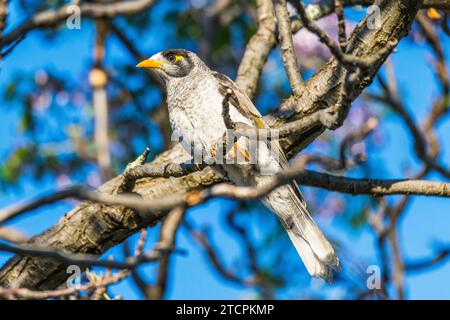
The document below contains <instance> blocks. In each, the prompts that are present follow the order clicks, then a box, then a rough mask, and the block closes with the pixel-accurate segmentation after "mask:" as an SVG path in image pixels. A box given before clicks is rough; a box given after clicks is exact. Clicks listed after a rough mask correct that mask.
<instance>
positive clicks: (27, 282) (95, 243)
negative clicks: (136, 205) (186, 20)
mask: <svg viewBox="0 0 450 320" xmlns="http://www.w3.org/2000/svg"><path fill="white" fill-rule="evenodd" d="M420 5H421V1H417V0H399V1H391V0H389V1H384V2H383V4H382V5H381V10H382V18H381V19H382V27H381V29H379V30H369V29H368V28H367V26H366V20H363V21H362V22H361V23H360V24H359V25H358V26H357V28H356V30H355V31H354V33H353V35H352V36H351V38H350V40H349V48H350V52H351V53H353V54H356V55H359V56H367V55H370V54H373V53H376V52H377V50H378V49H380V48H381V47H383V46H385V44H386V43H387V42H388V41H389V40H392V39H400V38H401V37H403V36H404V35H405V34H406V33H407V32H408V30H409V28H410V25H411V23H412V21H413V19H414V17H415V15H416V13H417V10H418V8H419V6H420ZM266 22H267V25H268V26H267V28H268V30H269V33H270V34H268V35H261V34H260V35H259V36H260V37H262V38H263V39H262V41H263V42H264V41H268V42H264V43H262V44H261V48H264V49H266V48H268V49H267V53H268V52H269V50H270V48H271V47H272V46H273V43H274V42H275V34H274V33H273V32H274V31H273V30H274V29H273V28H274V25H273V21H272V18H270V17H269V18H268V20H267V21H266ZM249 45H250V44H249ZM246 54H247V55H246V56H245V59H243V61H242V64H241V67H240V69H239V71H240V72H239V75H240V78H239V81H238V84H239V85H241V86H242V87H243V89H244V90H246V91H247V92H250V93H253V92H254V88H255V87H256V82H257V80H258V76H259V72H260V71H257V72H256V75H254V76H253V79H252V81H247V82H246V80H243V79H246V77H245V75H246V73H247V71H246V67H247V68H248V67H249V65H247V66H246V65H245V64H246V62H248V61H252V59H253V60H254V61H260V60H258V59H257V58H255V55H256V56H259V55H261V52H258V51H253V53H248V52H246ZM266 56H267V54H266ZM385 58H386V56H385V57H382V59H380V61H379V62H378V63H377V64H375V65H374V66H373V67H372V68H371V70H370V72H369V73H368V74H367V76H366V77H365V78H364V79H363V81H361V82H360V83H359V86H358V88H357V89H358V90H357V91H358V92H357V93H356V94H355V96H357V94H359V93H360V92H361V91H362V90H363V89H364V88H365V87H367V86H368V85H369V84H370V82H371V81H372V79H373V77H374V75H375V73H376V71H377V70H378V68H379V67H380V66H381V65H382V63H383V61H384V60H385ZM264 60H265V58H264ZM264 60H263V62H264ZM263 62H262V63H263ZM259 63H261V62H259ZM250 67H256V66H251V65H250ZM257 70H260V69H259V68H257ZM342 71H343V70H342V69H341V67H339V66H338V63H337V61H336V60H334V59H332V60H331V61H330V62H328V63H327V64H326V65H324V66H323V68H322V69H321V70H320V71H319V72H318V73H317V74H316V75H315V76H314V77H313V78H311V79H310V80H309V81H307V82H306V83H305V85H304V87H303V88H304V90H303V93H302V95H301V96H300V97H298V98H294V97H290V98H289V99H288V100H286V101H285V102H284V103H283V104H282V105H281V106H280V107H279V109H278V110H277V111H276V112H275V113H274V114H272V115H270V116H269V117H267V118H268V119H269V120H271V123H272V124H273V126H277V125H280V124H283V123H286V122H288V121H291V120H294V119H299V118H301V117H302V116H304V115H307V114H311V113H313V112H315V111H317V110H319V109H321V108H324V107H327V106H332V105H333V104H334V103H336V101H337V99H338V95H339V90H340V87H341V86H342V83H343V81H344V79H343V77H342ZM323 131H324V128H323V127H321V126H318V127H317V128H314V129H313V130H311V131H310V132H307V133H304V134H301V135H297V136H295V137H289V139H286V140H284V141H283V147H284V149H285V150H286V151H288V153H289V155H290V156H292V155H293V154H295V152H297V151H298V150H300V149H301V148H304V147H305V146H306V145H308V144H309V143H310V142H311V141H312V140H313V139H314V138H315V137H317V136H318V135H319V134H321V133H322V132H323ZM183 157H185V154H184V152H183V151H182V149H181V148H180V146H176V147H174V148H173V149H171V150H168V151H166V152H164V153H163V154H161V155H160V156H159V157H158V158H157V160H155V163H164V162H172V161H174V160H175V159H181V158H183ZM218 181H220V178H219V177H218V176H217V175H215V174H214V173H213V171H212V170H211V169H210V168H206V169H204V170H203V171H200V172H195V173H192V174H189V175H187V176H185V177H181V178H168V179H162V178H158V179H142V180H139V181H137V182H136V184H135V186H134V188H133V192H136V193H138V194H140V195H141V196H142V197H143V198H145V199H152V198H157V197H162V196H164V195H167V194H173V193H181V192H187V191H190V190H193V189H195V188H202V187H205V186H207V185H210V184H212V183H215V182H218ZM117 183H118V178H114V179H112V180H111V181H109V182H108V183H106V184H105V185H104V186H102V187H101V191H103V192H109V193H114V190H115V188H116V187H117ZM162 216H163V215H162ZM157 222H158V221H155V220H154V221H146V222H144V221H142V220H141V219H140V218H139V216H138V215H137V214H135V213H133V212H132V211H131V210H129V209H126V208H123V207H111V206H105V205H101V204H92V203H83V204H81V205H79V206H78V207H76V208H75V209H73V210H72V211H70V212H69V213H67V214H66V215H65V216H64V217H63V218H62V219H61V220H60V221H59V222H58V223H57V224H56V225H55V226H53V227H52V228H50V229H49V230H47V231H46V232H44V233H42V234H40V235H38V236H36V237H34V238H33V239H32V240H31V241H32V243H34V244H38V245H42V246H46V247H55V248H59V249H63V250H67V251H69V252H77V253H91V254H98V255H100V254H101V253H103V252H105V251H106V250H107V249H108V248H110V247H112V246H114V245H116V244H118V243H120V242H122V241H124V240H125V239H126V238H127V237H128V236H130V235H131V234H133V233H134V232H136V231H137V230H138V229H139V228H140V227H142V226H143V225H152V224H155V223H157ZM65 270H66V269H65V266H64V265H63V264H62V263H59V262H57V261H55V260H51V259H46V258H34V257H20V256H15V257H13V258H12V259H11V260H10V261H9V262H8V263H7V264H6V265H5V266H3V268H2V269H1V271H0V286H5V287H25V288H31V289H41V290H42V289H54V288H56V287H58V286H59V285H61V284H62V283H63V282H64V281H65V279H66V278H67V277H68V276H69V275H68V274H66V272H65Z"/></svg>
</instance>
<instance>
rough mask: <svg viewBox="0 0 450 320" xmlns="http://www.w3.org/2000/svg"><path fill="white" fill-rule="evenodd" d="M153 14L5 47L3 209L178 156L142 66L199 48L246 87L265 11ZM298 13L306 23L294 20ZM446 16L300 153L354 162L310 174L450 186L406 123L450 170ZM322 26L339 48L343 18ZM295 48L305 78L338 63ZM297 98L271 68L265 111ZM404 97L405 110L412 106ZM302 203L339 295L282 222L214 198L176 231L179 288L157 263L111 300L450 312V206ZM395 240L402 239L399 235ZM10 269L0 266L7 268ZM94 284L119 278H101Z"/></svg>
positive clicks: (0, 132)
mask: <svg viewBox="0 0 450 320" xmlns="http://www.w3.org/2000/svg"><path fill="white" fill-rule="evenodd" d="M73 2H74V5H77V4H78V5H83V4H92V3H109V2H110V1H107V0H99V1H94V0H91V1H82V0H81V1H73ZM111 2H120V1H111ZM369 2H370V1H369ZM442 2H446V1H442ZM149 3H150V4H149V5H148V6H145V8H143V9H142V10H139V12H136V13H132V14H124V15H117V16H114V17H112V18H100V19H93V18H92V17H84V16H83V15H82V16H81V25H80V28H74V29H70V27H69V24H66V23H64V22H63V23H59V24H57V25H55V26H49V27H48V28H44V29H37V30H32V31H30V32H28V33H27V34H26V36H24V37H23V38H22V37H20V38H18V39H16V40H15V42H17V43H15V42H13V43H8V45H7V46H4V47H3V48H2V53H3V55H4V57H3V58H2V60H1V66H0V68H1V69H0V101H1V105H0V114H1V125H0V136H1V137H2V142H3V143H2V144H1V145H0V159H1V160H0V184H1V193H0V205H1V206H7V205H9V204H13V203H16V202H18V201H21V200H24V199H28V198H31V197H33V196H36V195H39V194H43V193H48V192H51V191H52V190H55V189H58V188H62V187H64V186H67V185H71V184H77V183H80V184H89V185H90V186H93V187H97V186H99V185H101V184H102V183H103V182H105V181H107V180H108V179H110V178H112V177H114V176H115V175H117V174H119V173H121V172H122V171H123V169H124V168H125V166H126V165H127V164H128V163H129V162H131V161H132V160H133V159H134V158H136V156H138V155H139V154H141V153H142V151H143V150H144V149H145V148H146V147H149V148H150V156H149V158H150V159H153V158H154V157H155V156H156V155H158V154H159V153H161V152H162V151H164V150H166V149H167V148H168V147H170V146H171V145H172V144H173V142H171V141H170V134H171V132H170V127H169V124H168V115H167V110H166V106H165V104H164V101H163V96H162V94H161V91H160V87H159V84H158V83H157V82H156V81H155V79H154V78H152V76H151V75H150V74H148V73H146V72H143V71H142V70H140V69H136V68H135V67H134V66H135V65H136V63H137V62H138V61H140V59H142V58H143V57H148V56H151V55H152V54H154V53H156V52H158V51H161V50H164V49H167V48H186V49H189V50H192V51H195V52H197V53H198V55H199V56H200V57H201V58H202V59H204V61H206V62H207V64H208V65H209V66H210V67H211V68H212V69H215V70H217V71H219V72H222V73H224V74H227V75H229V76H230V77H231V78H235V76H236V72H237V67H238V66H239V63H240V60H241V57H242V55H243V52H244V49H245V46H246V44H247V42H248V41H249V39H250V37H251V36H252V35H253V34H254V33H255V31H256V21H257V12H256V2H255V1H241V0H235V1H232V0H187V1H181V0H170V1H166V0H158V1H150V2H149ZM306 3H307V4H308V3H309V2H306ZM67 4H70V2H68V1H62V0H38V1H34V0H27V1H22V0H20V1H5V0H3V1H1V0H0V6H1V8H0V17H4V20H2V21H1V22H0V26H1V30H0V32H1V33H2V34H3V35H8V33H9V32H10V31H11V30H15V29H16V28H17V27H18V26H19V25H20V24H21V23H22V22H23V21H27V20H28V19H29V18H30V17H32V16H35V15H36V13H37V12H44V11H47V10H50V9H55V10H58V9H60V8H62V6H64V5H67ZM288 7H289V10H290V13H291V14H292V15H293V16H294V15H296V10H295V9H294V7H293V6H291V5H289V6H288ZM5 8H7V13H6V14H4V13H5V11H4V10H5ZM2 10H3V11H2ZM366 12H367V6H364V5H357V6H353V7H347V8H346V9H345V16H346V20H347V22H346V29H347V33H348V34H350V33H351V31H352V30H353V28H354V27H355V26H356V25H357V23H358V22H359V21H360V20H361V18H362V17H364V15H365V14H366ZM447 15H448V13H446V12H445V10H443V9H430V8H424V9H421V10H420V11H419V14H418V16H417V18H416V21H415V22H414V23H413V25H412V28H411V30H410V33H409V35H408V36H407V37H406V38H404V39H403V40H402V41H401V43H400V44H399V46H398V47H397V48H396V51H395V52H394V53H393V54H391V55H390V57H389V58H388V59H387V61H386V62H385V63H384V65H383V67H382V69H381V70H380V72H379V75H378V77H377V78H375V80H374V81H373V83H372V84H371V85H370V86H369V87H368V88H367V89H366V90H365V91H364V93H363V94H362V95H361V96H360V97H359V98H358V99H357V100H356V101H355V102H354V103H353V106H352V108H351V110H350V113H349V115H348V117H347V118H346V120H345V122H344V125H343V126H342V127H341V128H339V129H338V130H336V131H326V132H325V133H324V134H322V135H321V136H320V137H319V138H317V139H316V140H315V141H314V142H313V143H312V144H311V145H309V146H308V147H307V148H306V149H305V150H303V151H302V153H301V154H300V156H307V155H308V156H311V155H315V156H320V157H327V159H331V158H335V159H344V160H345V161H344V162H345V163H340V162H339V161H335V162H333V163H332V164H330V166H331V167H324V166H323V164H320V165H318V164H314V163H311V164H309V165H308V168H311V169H316V170H322V171H323V170H326V171H332V172H337V173H339V174H345V175H346V176H351V177H371V178H383V179H387V178H401V177H416V176H417V177H420V178H427V179H435V180H442V181H446V180H448V178H449V177H448V176H445V174H444V173H441V172H439V170H426V172H423V170H422V169H423V161H422V160H423V159H421V156H420V154H418V153H417V151H416V149H415V148H416V147H417V146H416V147H415V145H416V144H417V142H415V140H414V138H413V135H412V134H411V132H412V129H411V126H410V125H409V124H408V122H407V120H405V119H409V118H408V115H409V116H410V117H411V119H412V121H413V122H414V123H416V124H417V126H419V127H420V128H421V129H420V130H423V132H424V133H425V136H426V137H427V139H428V141H429V142H428V143H430V145H431V147H432V148H431V149H432V151H431V155H432V157H433V158H436V159H439V161H440V165H442V166H443V167H448V166H450V161H449V160H448V159H449V150H450V139H449V135H448V133H449V132H450V123H449V121H448V118H447V110H446V108H448V106H449V95H448V94H449V80H448V71H449V68H448V65H447V64H446V62H447V60H448V59H449V58H450V56H449V51H450V50H449V48H450V39H449V30H448V28H449V27H448V22H447ZM72 22H73V21H72ZM317 23H318V25H319V26H321V27H322V28H323V29H324V30H325V31H326V32H328V33H329V34H330V35H332V36H333V38H335V39H337V38H338V36H337V33H338V27H337V26H338V19H337V18H336V15H335V14H334V13H331V14H329V15H327V16H325V17H324V18H322V19H320V20H318V22H317ZM293 41H294V48H295V53H296V56H297V59H298V62H299V65H300V69H301V71H302V76H303V78H304V79H308V78H309V77H311V76H312V75H313V74H314V73H315V72H316V71H317V70H318V69H319V68H321V67H322V66H323V65H324V64H325V63H326V62H327V61H328V60H329V59H330V58H331V57H332V55H331V53H330V51H329V50H328V48H327V47H326V46H325V45H323V44H322V43H320V42H319V41H318V39H317V37H316V36H315V35H313V34H312V33H311V32H309V31H308V30H306V29H302V30H300V31H299V32H297V33H296V34H295V35H294V37H293ZM290 92H291V89H290V86H289V82H288V80H287V77H286V74H285V71H284V68H283V62H282V59H281V54H280V50H279V49H278V48H277V47H276V48H274V49H273V50H272V52H271V53H270V55H269V57H268V59H267V62H266V63H265V66H264V69H263V74H262V77H261V79H260V81H259V85H258V87H257V90H256V93H255V96H254V98H253V101H254V102H255V104H256V106H257V107H258V109H259V110H260V111H261V113H262V114H267V113H269V112H270V111H271V110H274V109H275V108H276V107H277V106H278V105H280V103H281V102H282V101H283V100H284V99H286V98H287V97H288V96H289V95H290ZM392 97H395V99H396V100H395V101H401V102H400V106H399V105H398V104H397V105H396V102H392V99H391V98H392ZM389 99H391V100H389ZM439 104H441V105H443V106H444V107H442V109H444V110H443V111H437V113H438V116H436V112H434V113H433V110H435V111H436V109H437V108H439V106H437V105H439ZM403 111H405V112H406V113H407V116H405V115H404V112H403ZM432 114H434V115H435V116H436V119H434V118H432V117H433V116H432ZM367 128H369V129H367ZM361 130H366V131H367V132H366V134H365V135H364V139H352V138H351V137H352V134H355V133H358V132H360V131H361ZM434 139H436V141H434ZM344 142H345V144H344V146H343V143H344ZM336 167H337V168H336ZM303 190H304V194H305V197H306V199H307V201H308V204H309V207H310V211H311V212H313V213H314V216H315V219H316V220H317V221H318V223H319V225H320V226H321V228H323V230H324V231H325V233H326V234H327V235H328V237H329V238H330V239H331V240H332V241H333V243H334V245H335V247H336V248H337V250H338V253H339V256H340V258H341V262H342V265H343V272H342V273H340V274H337V275H336V277H335V282H334V284H333V285H328V284H326V283H324V282H323V281H321V280H318V279H311V278H310V277H309V275H308V274H307V272H306V270H305V268H304V266H303V265H302V263H301V262H300V260H299V258H298V256H297V254H296V252H295V249H294V248H293V247H292V246H291V244H290V241H289V239H288V237H286V235H285V234H284V232H283V230H282V228H281V226H280V225H279V223H278V221H277V219H276V218H275V217H274V216H273V215H271V214H270V213H269V212H268V211H267V210H266V209H265V208H263V206H262V205H260V204H259V203H258V202H257V201H244V202H242V201H240V202H238V201H232V200H223V199H214V200H210V201H209V202H207V203H205V204H202V205H200V206H197V207H195V208H192V209H189V210H187V212H186V215H185V217H184V220H183V222H182V224H181V226H180V230H179V231H178V232H177V238H176V247H177V249H179V250H178V251H176V252H175V253H173V254H172V255H171V258H170V261H169V263H168V266H167V274H166V275H161V270H160V269H158V268H159V264H158V263H149V264H143V265H141V266H139V267H138V268H137V270H135V272H133V274H132V276H131V277H128V278H126V279H124V280H123V281H121V282H118V283H116V284H114V285H111V286H109V288H108V289H107V291H108V295H109V296H110V297H117V296H122V297H124V298H125V299H132V298H143V297H146V298H154V297H163V298H167V299H176V298H178V299H180V298H181V299H183V298H189V299H195V298H200V299H208V298H211V299H217V298H221V299H228V298H237V299H240V298H287V299H310V298H311V299H313V298H319V299H360V298H374V299H379V298H381V299H383V298H412V299H414V298H438V299H449V298H450V291H449V288H448V279H449V277H450V265H449V264H448V263H447V260H446V258H447V256H449V252H450V233H449V232H448V229H449V226H450V216H449V215H448V211H449V209H450V202H449V200H448V199H443V198H428V197H419V196H410V197H407V196H406V197H405V196H392V197H387V198H375V197H370V196H352V195H343V194H340V193H335V192H330V191H327V190H323V189H318V188H311V187H304V188H303ZM73 206H74V201H72V200H66V201H62V202H58V203H56V204H52V205H50V206H44V207H40V208H38V209H36V210H34V211H33V212H31V213H29V214H27V215H23V216H20V217H19V218H17V219H14V220H11V221H10V222H8V223H6V224H5V225H2V226H1V228H0V237H1V238H2V239H3V240H1V241H3V242H8V240H9V241H10V242H11V243H14V242H18V243H20V242H22V241H23V240H24V239H26V238H27V237H29V236H33V235H36V234H38V233H41V232H42V231H44V230H46V229H47V228H48V227H50V226H51V225H53V224H55V223H56V222H57V221H58V219H60V218H61V216H62V215H63V214H64V213H65V212H67V211H68V210H70V209H71V208H72V207H73ZM58 212H59V213H60V215H58V214H57V213H58ZM158 228H159V226H157V227H155V228H151V229H149V230H148V237H147V240H146V242H147V245H148V246H153V245H154V244H155V243H156V242H157V241H158ZM383 228H387V229H386V230H388V231H387V232H385V234H383V232H384V229H383ZM138 238H139V235H133V236H131V237H130V238H129V239H128V240H127V243H124V244H120V245H118V246H115V247H114V248H112V249H110V250H108V251H107V252H106V253H105V254H104V257H110V256H111V257H113V258H114V259H117V260H120V259H121V258H122V257H123V255H124V250H125V251H126V249H127V248H128V247H129V248H131V247H132V246H134V244H135V243H136V241H138ZM124 247H126V248H125V249H124ZM128 250H129V249H128ZM11 256H12V254H11V253H7V252H1V253H0V263H4V262H6V260H7V259H8V258H9V257H11ZM370 266H375V267H376V268H379V270H380V272H381V277H382V282H383V288H382V289H381V290H378V291H376V292H370V291H368V288H367V283H366V280H367V278H368V276H370V275H371V274H372V273H373V270H375V272H376V271H377V270H378V269H376V268H375V269H371V268H370ZM368 267H369V269H368ZM91 272H94V273H96V274H102V273H104V272H105V270H104V268H101V267H94V268H92V269H91ZM158 275H159V276H163V277H164V281H165V282H164V284H163V285H162V286H160V287H159V289H161V290H162V292H160V294H159V295H158V294H157V293H155V286H153V287H152V284H155V283H156V284H157V283H159V282H158V281H159V280H158V279H159V278H158ZM160 284H161V283H160ZM152 288H153V289H152Z"/></svg>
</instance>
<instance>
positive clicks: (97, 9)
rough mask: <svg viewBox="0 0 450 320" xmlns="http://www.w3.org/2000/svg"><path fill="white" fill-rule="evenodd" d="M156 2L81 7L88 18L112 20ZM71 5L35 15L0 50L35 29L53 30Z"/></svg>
mask: <svg viewBox="0 0 450 320" xmlns="http://www.w3.org/2000/svg"><path fill="white" fill-rule="evenodd" d="M154 2H155V1H154V0H132V1H120V2H113V3H89V2H86V3H83V4H81V5H80V13H81V15H82V16H83V17H87V18H96V19H98V18H112V17H115V16H118V15H131V14H135V13H139V12H143V11H145V10H146V9H147V8H149V7H150V6H151V5H152V4H153V3H154ZM70 6H71V5H70V4H67V5H64V6H62V7H61V8H59V9H58V10H48V11H43V12H40V13H37V14H35V15H34V16H33V17H32V18H31V19H30V20H28V21H25V22H24V23H22V24H21V25H19V26H18V27H16V28H15V29H14V30H12V31H11V32H10V33H8V34H6V35H5V36H4V37H3V38H2V40H1V41H0V48H2V47H4V46H6V45H8V44H11V43H13V42H15V41H17V39H19V38H21V37H23V36H24V35H26V34H27V33H28V32H29V31H31V30H33V29H44V28H51V27H53V26H55V25H57V24H58V23H60V22H62V21H64V20H66V19H67V18H68V17H69V16H70V15H71V11H70V10H69V9H70Z"/></svg>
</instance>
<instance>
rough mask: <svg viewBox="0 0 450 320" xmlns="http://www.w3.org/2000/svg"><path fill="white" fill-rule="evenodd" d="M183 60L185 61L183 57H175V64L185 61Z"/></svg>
mask: <svg viewBox="0 0 450 320" xmlns="http://www.w3.org/2000/svg"><path fill="white" fill-rule="evenodd" d="M183 59H184V57H183V56H180V55H176V56H175V62H178V61H180V60H183Z"/></svg>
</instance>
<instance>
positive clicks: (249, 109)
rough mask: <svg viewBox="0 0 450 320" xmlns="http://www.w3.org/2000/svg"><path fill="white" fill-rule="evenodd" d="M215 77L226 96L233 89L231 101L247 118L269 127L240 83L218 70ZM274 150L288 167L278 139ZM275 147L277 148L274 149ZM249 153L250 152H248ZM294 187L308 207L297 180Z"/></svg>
mask: <svg viewBox="0 0 450 320" xmlns="http://www.w3.org/2000/svg"><path fill="white" fill-rule="evenodd" d="M213 75H214V77H215V78H216V79H217V82H218V84H219V92H220V94H221V95H222V96H223V97H225V95H226V93H227V90H228V89H231V90H232V92H233V94H232V95H231V96H230V103H231V104H232V105H233V106H234V107H235V108H236V109H237V110H238V111H239V112H240V113H241V114H242V115H243V116H245V117H246V118H247V119H251V120H252V121H253V123H254V124H255V125H256V126H257V127H258V128H260V129H265V128H269V125H268V124H267V122H266V121H265V120H264V119H263V117H262V115H261V113H260V112H259V110H258V109H257V108H256V107H255V105H254V104H253V102H252V101H251V100H250V98H249V97H248V96H247V95H246V94H245V92H244V91H243V90H242V89H241V88H239V87H238V85H237V84H236V83H235V82H234V81H233V80H231V79H230V78H229V77H227V76H226V75H223V74H221V73H218V72H214V73H213ZM271 146H272V148H270V147H269V148H270V150H272V152H276V153H277V156H278V157H277V158H278V159H279V163H280V166H281V168H287V167H288V166H289V163H288V160H287V158H286V155H285V154H284V152H283V150H282V149H281V146H280V144H279V143H278V142H277V141H272V144H271ZM273 148H275V150H273ZM246 154H248V152H246ZM292 187H293V188H292V189H293V190H294V192H295V194H296V195H297V197H298V198H299V200H300V202H301V203H302V205H303V206H304V207H305V209H306V202H305V200H304V198H303V194H302V193H301V191H300V189H299V188H298V184H297V183H296V182H295V180H294V181H293V183H292Z"/></svg>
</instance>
